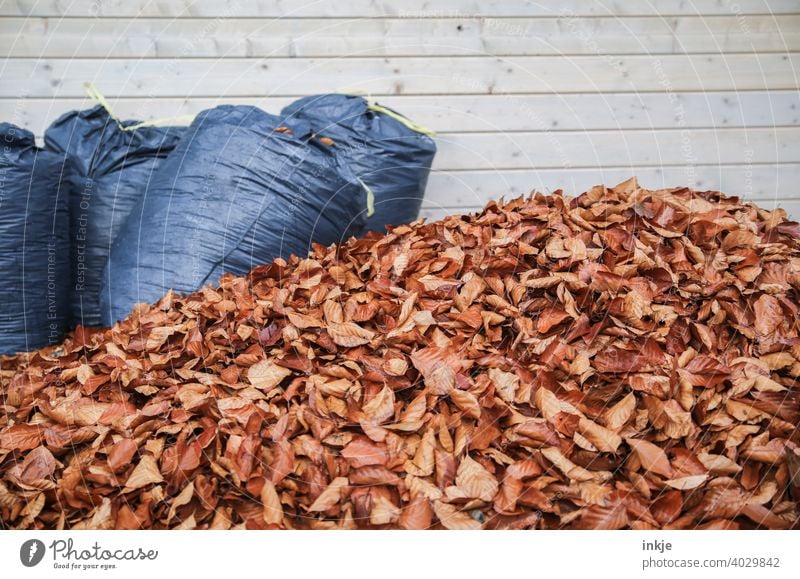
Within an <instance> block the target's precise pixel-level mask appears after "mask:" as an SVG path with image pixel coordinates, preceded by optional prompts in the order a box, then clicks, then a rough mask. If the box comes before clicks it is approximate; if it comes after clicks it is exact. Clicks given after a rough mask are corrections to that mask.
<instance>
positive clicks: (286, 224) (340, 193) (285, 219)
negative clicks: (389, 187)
mask: <svg viewBox="0 0 800 579" xmlns="http://www.w3.org/2000/svg"><path fill="white" fill-rule="evenodd" d="M307 132H308V129H307V128H305V127H304V126H303V125H302V124H299V125H296V126H295V129H294V130H293V131H291V132H288V131H287V129H285V128H284V127H283V126H282V123H281V120H280V119H279V118H278V117H276V116H274V115H270V114H268V113H266V112H264V111H262V110H261V109H258V108H256V107H251V106H230V105H224V106H219V107H216V108H214V109H210V110H207V111H203V112H202V113H200V114H199V115H198V116H197V117H196V118H195V120H194V122H193V123H192V124H191V126H190V127H189V128H188V130H187V132H186V133H185V134H184V136H183V139H182V140H181V142H180V143H179V144H178V146H177V147H176V148H175V150H174V151H173V152H172V153H171V154H170V155H169V157H167V159H166V161H164V163H162V164H161V166H160V167H159V168H158V170H157V171H156V172H155V174H154V175H153V178H152V179H151V181H150V183H149V184H148V187H147V190H146V192H145V195H144V196H143V197H142V199H141V200H140V201H139V203H138V204H137V205H136V207H134V209H133V210H132V211H131V214H130V216H129V217H128V220H127V221H126V222H125V225H124V227H123V228H122V230H121V232H120V234H119V236H118V237H117V239H116V241H115V242H114V244H113V246H112V248H111V255H110V257H109V260H108V262H107V264H106V268H105V271H104V275H103V292H102V295H101V307H102V310H103V316H104V321H105V322H106V323H107V324H111V323H114V322H115V321H118V320H120V319H122V318H124V317H125V316H127V315H128V313H129V312H130V310H131V308H132V306H133V305H134V304H136V303H140V302H153V301H156V300H157V299H158V298H160V297H161V296H162V295H163V294H164V293H165V292H166V291H167V290H169V289H173V290H175V291H177V292H181V293H188V292H192V291H195V290H197V289H198V288H200V287H201V286H203V285H205V284H208V283H215V282H216V281H217V280H218V279H219V277H221V276H222V274H223V273H226V272H230V273H233V274H236V275H242V274H244V273H247V272H248V271H250V269H252V268H253V267H254V266H256V265H261V264H267V263H271V262H272V261H273V260H274V259H275V258H277V257H284V258H285V257H288V256H289V255H290V254H296V255H301V256H304V255H306V254H307V253H308V251H309V250H310V249H311V244H312V243H320V244H323V245H329V244H331V243H335V242H340V241H343V240H345V239H347V238H348V237H349V236H350V235H352V234H354V233H357V232H358V231H360V230H361V229H362V228H363V213H362V210H363V208H364V207H365V206H366V202H367V194H366V191H365V190H364V188H363V187H362V186H361V185H360V183H359V182H358V180H357V179H356V178H355V177H354V176H353V174H352V172H351V171H349V169H348V167H347V165H346V163H343V162H342V161H341V159H340V158H339V157H338V155H337V153H336V151H335V148H333V147H330V146H329V145H326V144H324V142H321V141H320V140H318V139H315V138H309V135H308V134H303V133H307Z"/></svg>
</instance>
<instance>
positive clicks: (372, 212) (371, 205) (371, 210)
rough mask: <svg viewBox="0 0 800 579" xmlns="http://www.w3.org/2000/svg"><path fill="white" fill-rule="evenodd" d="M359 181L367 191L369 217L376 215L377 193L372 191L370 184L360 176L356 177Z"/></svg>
mask: <svg viewBox="0 0 800 579" xmlns="http://www.w3.org/2000/svg"><path fill="white" fill-rule="evenodd" d="M356 179H358V182H359V183H361V186H362V187H363V188H364V191H366V192H367V217H372V216H373V215H375V193H373V192H372V189H370V188H369V185H367V184H366V183H364V181H362V180H361V179H360V178H359V177H356Z"/></svg>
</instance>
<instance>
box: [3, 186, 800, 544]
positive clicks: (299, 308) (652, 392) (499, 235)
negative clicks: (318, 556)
mask: <svg viewBox="0 0 800 579" xmlns="http://www.w3.org/2000/svg"><path fill="white" fill-rule="evenodd" d="M798 240H800V225H798V224H796V223H794V222H790V221H788V220H787V216H786V213H785V211H784V210H783V209H775V210H772V211H770V210H766V209H764V208H759V207H757V206H755V205H752V204H748V203H744V202H742V201H741V200H740V199H738V198H734V197H727V196H725V195H723V194H722V193H719V192H715V191H692V190H690V189H688V188H685V187H681V188H675V189H661V190H657V191H649V190H646V189H644V188H642V187H641V186H640V185H639V184H638V183H637V182H636V180H635V179H630V180H628V181H626V182H624V183H621V184H620V185H618V186H616V187H605V186H602V185H601V186H596V187H593V188H591V189H590V190H588V191H586V192H585V193H583V194H582V195H580V196H578V197H576V198H570V197H567V196H565V195H563V194H562V193H560V192H557V193H555V194H553V195H542V194H534V195H531V196H526V197H518V198H516V199H511V200H508V201H506V200H500V201H492V202H490V203H489V204H487V206H486V207H485V209H484V210H483V211H481V212H479V213H476V214H473V215H465V216H451V217H448V218H445V219H442V220H440V221H438V222H433V223H426V222H424V220H419V221H415V222H413V223H411V224H407V225H399V226H394V227H391V228H390V232H389V234H388V235H385V236H381V235H377V234H369V235H367V236H365V237H363V238H361V239H356V238H352V239H350V240H348V241H346V242H345V243H342V244H338V245H331V246H322V245H315V246H313V247H312V248H311V251H309V252H308V253H307V254H304V255H303V256H290V257H287V258H285V259H277V260H275V261H274V262H273V263H270V264H261V265H257V266H256V267H255V268H254V269H253V270H252V271H251V272H250V273H249V274H248V275H246V276H242V277H237V276H234V275H230V274H227V275H225V276H223V277H222V278H221V279H220V280H219V281H218V282H217V280H211V283H212V284H215V285H206V286H204V287H203V288H200V289H199V290H198V291H196V292H194V293H192V294H188V295H181V294H178V293H175V292H172V291H170V292H168V293H167V294H166V295H165V296H163V298H162V299H160V300H159V301H158V302H157V303H154V304H152V305H148V304H139V305H137V306H136V307H135V309H134V311H132V312H131V315H130V316H128V317H127V318H125V319H123V320H121V321H119V322H118V323H117V324H115V326H114V328H110V329H102V328H95V329H89V328H84V327H80V326H79V327H78V328H76V329H75V330H74V332H73V333H71V334H69V335H68V336H67V337H66V338H65V340H64V341H63V342H62V343H60V344H57V345H53V346H48V347H45V348H43V349H41V350H38V351H36V352H30V353H20V354H17V355H14V356H2V357H0V358H2V359H0V362H1V363H2V371H1V372H0V382H1V383H2V384H0V397H2V405H3V412H2V413H0V513H2V515H1V516H2V518H3V521H2V523H3V525H2V526H4V527H8V528H18V529H31V530H43V529H54V528H65V529H88V528H118V529H137V528H145V529H162V528H163V529H182V528H187V529H188V528H196V529H232V528H249V529H264V528H282V529H284V528H285V529H290V528H291V529H294V528H298V529H306V528H313V529H323V528H325V529H328V528H330V529H354V528H408V529H426V528H446V529H447V528H450V529H478V528H481V527H485V528H491V529H495V528H496V529H516V528H541V529H561V528H567V529H576V528H587V529H598V528H607V529H616V528H628V529H693V528H700V529H705V528H742V529H755V528H768V529H769V528H771V529H784V528H789V527H792V526H796V521H797V520H798V518H799V517H800V483H799V482H798V472H800V458H798V457H800V450H798V448H797V436H796V426H797V424H798V422H800V410H798V404H797V403H798V394H797V378H798V377H799V376H800V349H798V343H800V342H799V340H800V326H798V325H797V324H796V323H794V321H795V319H796V318H797V316H798V312H800V303H798V295H799V294H798V291H800V277H798V275H797V273H796V272H797V270H798V264H800V244H798Z"/></svg>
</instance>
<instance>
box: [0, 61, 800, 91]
mask: <svg viewBox="0 0 800 579" xmlns="http://www.w3.org/2000/svg"><path fill="white" fill-rule="evenodd" d="M798 69H800V54H798V53H788V54H729V55H717V56H713V55H709V56H706V55H688V56H683V55H666V56H618V57H615V58H612V59H610V58H608V57H603V56H574V57H569V58H564V57H558V56H541V57H536V56H533V57H527V56H515V57H507V58H501V57H487V56H480V57H474V56H468V57H463V58H457V57H448V56H443V57H441V58H420V57H409V58H402V57H398V58H367V57H359V58H344V59H335V58H332V59H314V58H295V59H242V58H225V59H204V58H198V59H194V58H192V59H172V58H166V59H158V60H154V59H143V60H138V59H124V58H123V59H112V60H100V59H81V58H76V59H46V58H45V59H38V60H37V59H18V58H9V59H6V60H5V62H4V63H3V64H2V65H0V74H2V75H3V79H4V82H3V83H2V84H0V97H14V96H18V95H19V93H20V90H21V87H27V89H28V91H29V94H36V95H38V96H49V97H77V96H83V82H84V81H86V80H91V81H94V82H95V83H97V84H98V86H99V87H100V88H101V90H102V91H103V92H104V93H105V94H106V95H108V96H111V97H114V96H141V97H147V98H151V97H191V98H198V97H221V98H227V97H233V96H259V97H260V96H292V95H298V94H309V93H311V94H313V93H318V92H330V91H338V92H353V91H360V92H366V93H372V94H377V95H381V94H398V95H399V94H407V95H421V94H447V95H453V94H499V93H501V94H506V93H507V94H526V93H548V94H553V93H556V94H560V93H600V92H611V93H613V92H668V93H670V92H680V91H703V90H733V91H741V90H764V89H773V90H778V89H784V90H786V89H796V88H797V86H798V83H797V78H796V71H797V70H798ZM665 88H666V89H667V90H666V91H665Z"/></svg>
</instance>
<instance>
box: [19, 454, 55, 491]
mask: <svg viewBox="0 0 800 579" xmlns="http://www.w3.org/2000/svg"><path fill="white" fill-rule="evenodd" d="M55 470H56V459H55V458H54V457H53V454H52V453H51V452H50V451H49V450H47V449H46V448H45V447H44V446H38V447H36V448H34V449H33V450H32V451H30V452H29V453H28V454H27V455H26V456H25V460H23V461H22V468H21V471H20V476H19V478H20V480H21V481H22V482H24V483H25V484H29V485H32V484H34V483H37V482H39V481H42V480H45V479H49V478H50V477H51V476H53V473H54V472H55Z"/></svg>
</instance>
